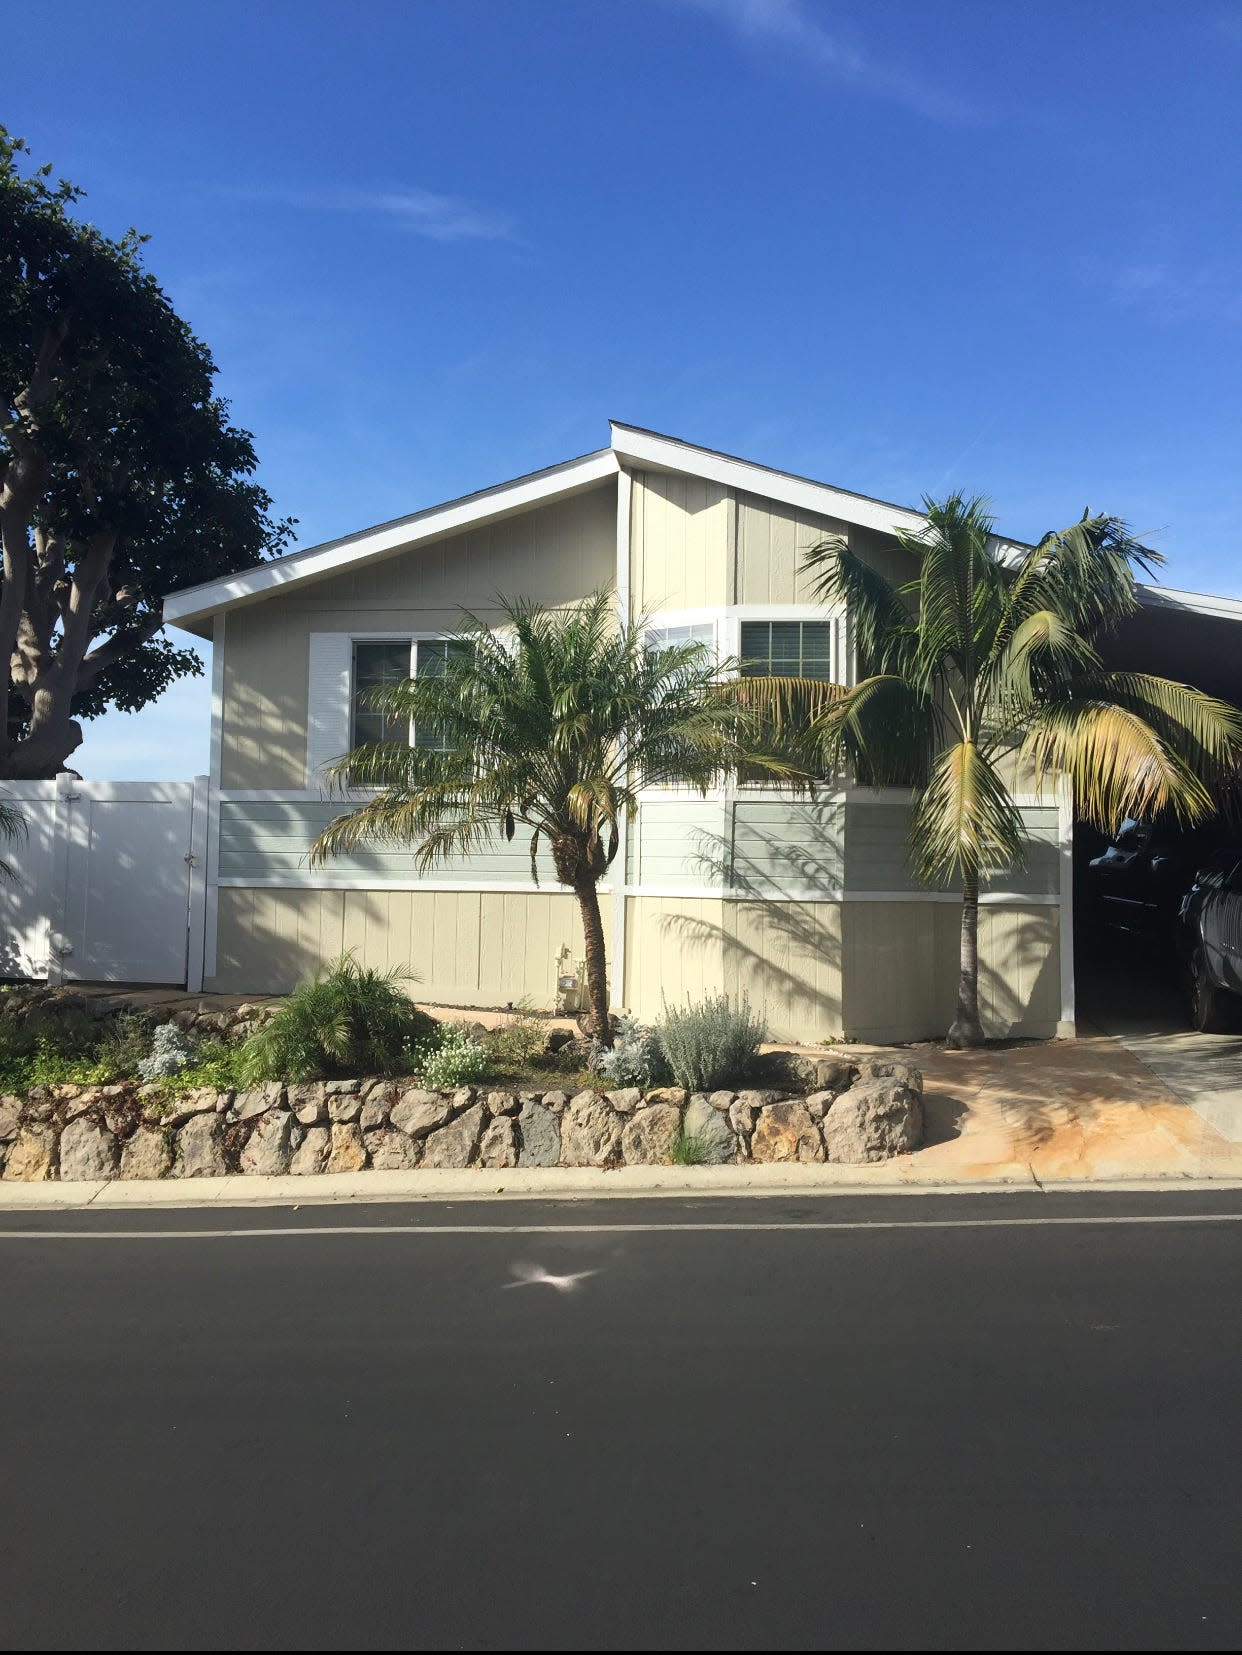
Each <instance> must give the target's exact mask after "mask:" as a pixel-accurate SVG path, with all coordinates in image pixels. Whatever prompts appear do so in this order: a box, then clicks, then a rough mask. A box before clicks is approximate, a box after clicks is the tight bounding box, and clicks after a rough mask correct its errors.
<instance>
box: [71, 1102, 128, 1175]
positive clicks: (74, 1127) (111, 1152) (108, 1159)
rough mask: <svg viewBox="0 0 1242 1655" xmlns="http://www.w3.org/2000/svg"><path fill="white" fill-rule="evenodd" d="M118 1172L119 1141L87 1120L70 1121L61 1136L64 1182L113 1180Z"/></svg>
mask: <svg viewBox="0 0 1242 1655" xmlns="http://www.w3.org/2000/svg"><path fill="white" fill-rule="evenodd" d="M115 1171H116V1139H115V1138H114V1137H113V1136H112V1134H111V1132H109V1131H108V1128H107V1127H106V1126H97V1125H96V1124H95V1122H94V1121H92V1120H88V1119H86V1118H85V1117H83V1118H81V1119H79V1120H76V1121H70V1123H69V1125H68V1126H67V1127H66V1128H65V1130H64V1131H63V1132H62V1133H61V1135H60V1176H61V1179H62V1180H64V1181H80V1180H82V1179H84V1178H111V1177H112V1175H113V1173H114V1172H115Z"/></svg>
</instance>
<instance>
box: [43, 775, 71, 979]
mask: <svg viewBox="0 0 1242 1655" xmlns="http://www.w3.org/2000/svg"><path fill="white" fill-rule="evenodd" d="M77 783H78V778H77V777H76V776H70V775H68V774H67V773H66V772H65V771H63V770H62V771H61V773H60V775H58V776H57V778H56V781H55V788H56V800H55V804H54V805H53V808H52V881H51V890H50V891H49V893H48V914H47V919H48V925H47V980H48V982H49V983H63V982H64V980H65V961H66V959H67V958H68V957H69V955H70V954H72V952H73V938H72V937H71V936H70V935H69V933H68V926H69V858H70V855H71V852H72V838H73V801H74V800H75V799H76V798H77V797H78V792H77Z"/></svg>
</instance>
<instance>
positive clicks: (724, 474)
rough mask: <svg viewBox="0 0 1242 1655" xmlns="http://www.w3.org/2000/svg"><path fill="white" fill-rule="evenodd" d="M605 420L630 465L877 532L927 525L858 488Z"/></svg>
mask: <svg viewBox="0 0 1242 1655" xmlns="http://www.w3.org/2000/svg"><path fill="white" fill-rule="evenodd" d="M609 424H610V428H611V431H612V446H613V449H614V450H615V452H616V454H617V456H618V458H619V459H621V460H623V461H627V462H628V463H630V464H631V465H636V466H652V467H654V468H655V469H656V470H657V471H680V472H686V473H688V474H689V475H690V476H692V477H705V478H707V479H708V480H709V481H710V482H714V483H722V484H723V485H724V487H725V488H730V489H736V490H738V491H739V492H741V493H743V494H757V495H759V496H760V497H761V498H763V499H765V500H779V501H780V502H781V504H782V505H787V506H797V507H799V508H800V509H801V510H803V511H809V512H813V513H814V514H815V515H816V516H817V517H835V518H838V519H840V520H841V521H842V522H845V523H857V524H858V525H859V527H860V528H866V529H878V530H879V531H880V532H881V533H882V534H891V533H892V532H893V529H894V528H899V529H907V530H909V531H910V532H911V533H912V534H917V533H918V532H919V531H920V530H921V529H923V528H925V527H926V526H927V519H926V518H925V517H924V516H923V514H922V512H918V511H912V510H911V509H910V507H909V506H894V505H889V504H888V503H887V502H886V501H883V500H872V499H870V498H869V497H868V496H866V495H864V494H850V493H849V492H848V491H847V490H845V489H839V488H831V487H829V485H828V484H827V483H815V482H812V481H811V480H810V479H809V478H807V477H795V476H793V475H792V474H791V473H789V472H787V471H771V470H769V469H768V467H767V466H761V465H755V464H754V463H753V462H752V461H750V460H738V459H735V458H733V456H732V455H729V454H718V453H716V451H715V450H714V449H711V448H697V447H695V445H694V444H693V443H686V442H680V441H678V439H677V438H675V437H662V436H659V435H658V434H657V433H656V432H654V431H643V430H641V429H640V428H639V427H637V426H633V425H622V424H620V423H619V422H618V421H617V420H611V421H610V422H609Z"/></svg>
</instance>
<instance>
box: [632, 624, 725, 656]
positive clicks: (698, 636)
mask: <svg viewBox="0 0 1242 1655" xmlns="http://www.w3.org/2000/svg"><path fill="white" fill-rule="evenodd" d="M715 642H716V628H715V625H714V624H713V623H712V622H711V621H700V622H696V623H695V624H694V625H693V626H649V627H648V628H647V648H648V650H649V651H651V652H652V653H654V652H655V651H656V650H657V649H671V648H673V647H674V646H676V645H679V644H706V645H707V647H708V649H711V648H712V647H713V645H714V644H715Z"/></svg>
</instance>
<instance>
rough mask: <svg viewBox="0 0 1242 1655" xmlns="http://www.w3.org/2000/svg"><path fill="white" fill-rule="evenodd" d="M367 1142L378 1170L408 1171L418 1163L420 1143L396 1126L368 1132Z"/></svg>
mask: <svg viewBox="0 0 1242 1655" xmlns="http://www.w3.org/2000/svg"><path fill="white" fill-rule="evenodd" d="M365 1143H366V1146H367V1153H368V1154H369V1155H370V1157H371V1166H372V1167H373V1168H374V1170H375V1171H376V1172H408V1171H409V1170H410V1169H411V1168H412V1167H416V1166H417V1165H418V1145H417V1144H416V1143H415V1142H414V1140H413V1138H407V1137H406V1135H405V1133H404V1132H398V1131H397V1129H396V1127H393V1126H387V1127H383V1128H381V1130H380V1131H378V1132H370V1133H368V1134H367V1136H366V1139H365Z"/></svg>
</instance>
